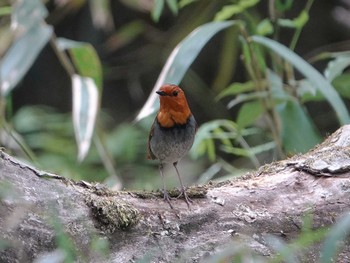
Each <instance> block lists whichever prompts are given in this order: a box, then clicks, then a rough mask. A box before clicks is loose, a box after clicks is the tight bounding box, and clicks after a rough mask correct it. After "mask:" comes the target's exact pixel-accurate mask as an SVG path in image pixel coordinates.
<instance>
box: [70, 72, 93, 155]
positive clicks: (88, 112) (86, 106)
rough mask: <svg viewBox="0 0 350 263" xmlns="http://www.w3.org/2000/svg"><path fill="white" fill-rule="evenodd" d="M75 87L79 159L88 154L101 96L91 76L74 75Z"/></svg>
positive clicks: (75, 116)
mask: <svg viewBox="0 0 350 263" xmlns="http://www.w3.org/2000/svg"><path fill="white" fill-rule="evenodd" d="M72 88H73V126H74V131H75V137H76V141H77V144H78V160H80V161H82V160H83V159H84V158H85V156H86V155H87V153H88V151H89V148H90V145H91V139H92V135H93V131H94V126H95V122H96V115H97V111H98V107H99V106H98V104H99V96H98V89H97V87H96V85H95V83H94V81H93V80H92V79H91V78H87V77H81V76H79V75H76V74H75V75H73V76H72Z"/></svg>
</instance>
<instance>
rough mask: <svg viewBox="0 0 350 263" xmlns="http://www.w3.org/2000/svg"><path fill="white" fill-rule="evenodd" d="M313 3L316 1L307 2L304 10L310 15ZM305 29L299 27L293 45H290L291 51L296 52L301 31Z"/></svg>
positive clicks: (309, 0)
mask: <svg viewBox="0 0 350 263" xmlns="http://www.w3.org/2000/svg"><path fill="white" fill-rule="evenodd" d="M313 2H314V0H308V1H307V3H306V5H305V8H304V10H305V11H306V12H307V13H309V11H310V8H311V6H312V4H313ZM303 28H304V27H298V28H297V29H296V30H295V32H294V34H293V37H292V41H291V43H290V45H289V48H290V49H291V50H293V51H294V49H295V47H296V45H297V42H298V40H299V37H300V34H301V31H302V30H303Z"/></svg>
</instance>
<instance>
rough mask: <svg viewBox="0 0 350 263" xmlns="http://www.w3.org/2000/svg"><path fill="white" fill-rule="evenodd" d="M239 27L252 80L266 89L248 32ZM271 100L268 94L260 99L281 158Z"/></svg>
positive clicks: (276, 119)
mask: <svg viewBox="0 0 350 263" xmlns="http://www.w3.org/2000/svg"><path fill="white" fill-rule="evenodd" d="M240 29H241V33H242V36H243V37H244V39H245V41H246V43H247V45H248V48H249V52H250V56H251V64H252V65H251V67H252V69H253V75H254V78H253V81H254V83H255V85H256V87H257V90H258V91H263V90H266V86H264V85H263V84H262V83H264V81H263V80H264V79H263V76H262V75H261V69H260V68H259V64H258V59H257V58H256V55H255V52H254V50H253V47H252V43H251V41H250V38H249V36H248V33H247V32H246V30H245V28H244V27H243V26H241V27H240ZM264 74H265V73H264ZM265 79H266V77H265ZM267 88H268V87H267ZM269 93H271V92H269ZM272 102H273V99H272V97H271V96H269V97H268V98H263V99H262V105H263V107H264V112H266V118H267V124H268V126H269V128H270V131H271V133H272V137H273V139H274V141H275V142H276V145H277V151H278V155H279V157H280V158H282V157H284V154H283V149H282V142H281V139H280V133H279V130H278V127H279V125H278V124H279V122H278V118H277V113H276V112H275V108H274V107H271V106H270V105H271V104H272Z"/></svg>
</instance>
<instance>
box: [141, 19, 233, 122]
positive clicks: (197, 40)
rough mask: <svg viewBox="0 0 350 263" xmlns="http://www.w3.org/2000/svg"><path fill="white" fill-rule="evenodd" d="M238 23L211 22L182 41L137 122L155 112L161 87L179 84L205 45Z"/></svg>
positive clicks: (169, 59)
mask: <svg viewBox="0 0 350 263" xmlns="http://www.w3.org/2000/svg"><path fill="white" fill-rule="evenodd" d="M238 23H239V22H237V21H225V22H210V23H207V24H204V25H202V26H200V27H198V28H197V29H195V30H194V31H192V33H191V34H190V35H188V36H187V37H186V38H185V39H184V40H182V41H181V42H180V43H179V44H178V45H177V46H176V47H175V48H174V50H173V51H172V52H171V54H170V56H169V57H168V59H167V62H166V63H165V65H164V67H163V69H162V72H161V73H160V75H159V77H158V80H157V82H156V84H155V86H154V88H153V90H152V92H151V95H150V96H149V97H148V99H147V101H146V103H145V105H144V106H143V107H142V109H141V111H140V113H139V114H138V115H137V117H136V121H139V120H141V119H143V118H145V117H147V116H149V115H150V114H152V113H153V112H154V111H155V108H156V106H157V105H158V104H157V103H158V101H157V96H156V94H155V92H156V91H157V90H158V89H159V88H160V87H161V85H163V84H164V83H171V84H179V83H180V81H181V80H182V78H183V76H184V75H185V73H186V71H187V70H188V68H189V67H190V65H191V64H192V62H193V61H194V59H195V58H196V57H197V55H198V54H199V52H200V51H201V50H202V49H203V47H204V45H205V44H206V43H207V42H208V41H209V40H210V39H211V38H212V37H213V36H214V35H215V34H216V33H218V32H219V31H221V30H223V29H225V28H228V27H230V26H232V25H237V24H238Z"/></svg>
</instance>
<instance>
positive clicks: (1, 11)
mask: <svg viewBox="0 0 350 263" xmlns="http://www.w3.org/2000/svg"><path fill="white" fill-rule="evenodd" d="M11 12H12V7H11V6H2V7H0V16H7V15H10V14H11Z"/></svg>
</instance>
